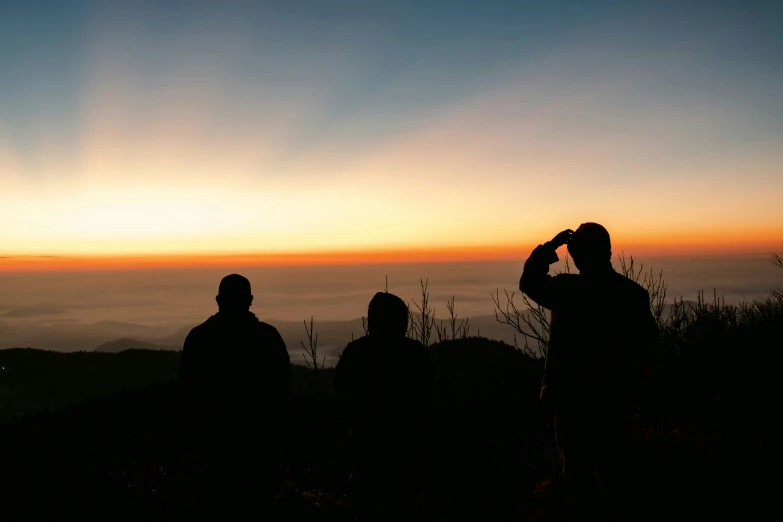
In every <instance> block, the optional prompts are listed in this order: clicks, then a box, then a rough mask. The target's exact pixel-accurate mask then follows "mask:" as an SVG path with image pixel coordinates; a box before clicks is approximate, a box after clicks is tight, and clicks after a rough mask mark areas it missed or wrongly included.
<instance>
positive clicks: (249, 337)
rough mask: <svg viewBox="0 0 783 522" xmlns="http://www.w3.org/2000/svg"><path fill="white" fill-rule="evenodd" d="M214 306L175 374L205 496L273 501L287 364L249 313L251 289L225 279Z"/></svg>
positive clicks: (273, 338)
mask: <svg viewBox="0 0 783 522" xmlns="http://www.w3.org/2000/svg"><path fill="white" fill-rule="evenodd" d="M216 301H217V304H218V309H219V310H218V313H217V314H215V315H213V316H212V317H210V318H209V319H207V321H206V322H204V323H203V324H201V325H199V326H196V327H195V328H193V330H191V332H190V334H189V335H188V336H187V338H186V339H185V345H184V347H183V349H182V357H181V362H180V369H179V378H180V380H181V382H182V385H183V387H184V390H185V392H186V398H187V401H188V406H189V412H190V413H191V414H192V420H193V421H194V429H195V430H196V433H195V434H194V435H195V437H196V441H197V443H198V444H199V447H200V449H201V453H202V456H203V458H204V467H205V470H204V471H205V475H206V478H207V479H208V481H209V482H210V483H211V485H210V486H209V487H208V489H209V491H211V492H213V493H215V494H216V495H221V494H222V493H221V487H222V488H223V491H226V492H227V493H231V494H233V492H237V491H238V490H240V489H243V488H244V489H245V490H247V491H250V490H253V491H254V492H257V493H259V494H268V496H269V497H270V498H271V496H272V495H274V494H275V493H276V492H279V489H280V486H281V484H282V482H281V480H282V476H281V475H280V466H279V460H278V454H279V449H280V448H279V445H280V437H281V430H280V426H281V419H280V416H281V415H282V413H283V411H284V407H285V401H286V398H287V395H288V387H289V383H290V378H291V365H290V358H289V355H288V351H287V350H286V346H285V343H284V342H283V339H282V337H280V334H279V333H278V331H277V330H276V329H275V328H274V327H273V326H271V325H269V324H266V323H263V322H261V321H259V320H258V318H257V317H256V316H255V315H254V314H253V313H252V312H250V306H251V304H252V303H253V295H252V294H251V291H250V281H248V280H247V279H246V278H244V277H242V276H240V275H236V274H232V275H229V276H226V277H225V278H223V280H222V281H221V282H220V287H219V290H218V295H217V297H216ZM251 484H252V485H251Z"/></svg>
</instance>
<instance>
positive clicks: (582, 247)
mask: <svg viewBox="0 0 783 522" xmlns="http://www.w3.org/2000/svg"><path fill="white" fill-rule="evenodd" d="M568 253H569V254H571V257H572V258H573V260H574V264H575V265H576V268H577V269H579V271H580V272H591V271H594V270H597V269H603V268H605V267H606V266H607V265H609V266H611V262H612V242H611V240H610V239H609V232H608V231H607V230H606V229H605V228H604V227H602V226H601V225H599V224H598V223H582V224H581V225H579V228H577V229H576V231H575V232H574V234H573V235H572V236H571V239H570V240H569V241H568Z"/></svg>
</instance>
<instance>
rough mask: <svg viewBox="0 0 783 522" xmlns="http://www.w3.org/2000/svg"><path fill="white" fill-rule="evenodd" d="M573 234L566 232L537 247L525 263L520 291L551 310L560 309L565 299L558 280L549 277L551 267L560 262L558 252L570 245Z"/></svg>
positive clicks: (569, 231)
mask: <svg viewBox="0 0 783 522" xmlns="http://www.w3.org/2000/svg"><path fill="white" fill-rule="evenodd" d="M571 234H573V232H571V230H564V231H563V232H560V233H559V234H558V235H557V236H555V237H554V239H552V241H548V242H546V243H544V244H543V245H539V246H537V247H536V248H535V249H534V250H533V252H532V253H531V254H530V257H529V258H528V259H527V261H525V268H524V269H523V271H522V277H521V278H520V280H519V290H520V291H522V292H524V293H525V294H527V295H528V296H529V297H530V298H531V299H532V300H533V301H535V302H536V303H538V304H539V305H541V306H543V307H544V308H548V309H550V310H556V309H558V308H559V304H560V303H561V302H562V300H563V298H564V295H563V294H564V288H563V285H562V284H561V283H560V282H559V281H558V280H557V278H555V277H552V276H550V275H549V265H551V264H552V263H556V262H557V261H559V259H560V258H558V257H557V252H556V250H557V249H558V248H559V247H561V246H563V245H565V244H566V243H568V241H569V239H571Z"/></svg>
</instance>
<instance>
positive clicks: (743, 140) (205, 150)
mask: <svg viewBox="0 0 783 522" xmlns="http://www.w3.org/2000/svg"><path fill="white" fill-rule="evenodd" d="M1 5H2V8H1V9H2V16H0V71H1V75H0V169H1V170H0V190H2V192H3V193H4V194H6V195H7V197H6V198H5V199H6V201H5V202H4V204H3V205H2V209H0V219H2V220H5V221H9V222H11V223H13V226H11V227H5V228H6V230H5V231H0V252H3V253H47V252H55V253H68V252H70V253H128V252H146V253H153V252H159V251H161V249H162V251H168V250H171V251H174V252H191V251H192V252H195V251H203V250H205V249H206V250H211V249H212V250H215V251H220V252H240V251H241V252H248V251H253V252H256V251H258V252H265V251H300V250H302V249H307V248H312V249H316V250H330V249H337V250H339V249H357V248H359V249H361V248H370V249H372V248H393V247H394V248H396V247H412V248H423V247H425V246H460V245H462V246H465V245H478V246H481V245H495V244H509V243H517V242H526V241H531V242H532V241H535V240H536V238H537V237H538V236H539V235H540V234H544V233H545V232H546V231H548V230H550V229H552V230H554V231H556V230H557V229H558V228H559V227H563V226H571V225H572V224H574V223H575V224H576V225H578V223H579V222H581V221H586V220H599V219H600V220H603V221H604V222H606V223H608V224H609V225H611V226H613V227H614V229H616V230H618V232H619V236H620V237H621V238H626V239H627V240H628V241H632V239H633V236H634V235H635V234H639V235H640V237H641V239H640V241H641V242H642V243H655V242H658V243H661V242H672V241H673V242H678V241H679V242H681V243H688V242H692V241H693V240H694V238H696V239H697V240H698V241H702V242H704V243H715V242H720V241H726V238H727V237H728V238H733V239H731V240H732V241H733V240H735V239H736V240H737V241H739V240H740V239H742V238H746V239H748V238H751V239H752V240H753V241H756V243H757V244H758V245H761V243H759V241H762V238H767V239H764V241H766V243H764V245H767V244H769V243H770V241H772V240H771V239H770V238H769V236H770V234H771V233H773V232H771V231H773V230H775V229H778V230H779V229H780V226H781V225H783V211H781V210H778V209H776V208H775V207H776V206H779V205H775V204H774V202H775V201H776V195H777V194H780V193H781V192H780V191H781V189H783V182H782V181H781V179H783V175H781V174H783V172H781V171H783V162H782V161H781V159H782V156H781V152H780V151H781V150H783V149H781V145H783V103H781V99H780V94H779V93H780V92H783V31H780V27H781V22H783V4H781V3H780V2H772V1H766V2H763V1H743V2H706V1H701V2H685V1H680V2H641V1H623V2H620V1H617V2H609V1H607V2H601V1H594V2H585V1H572V2H495V1H482V2H459V1H453V0H452V1H449V2H445V1H444V2H440V1H417V2H414V1H410V2H408V1H395V2H381V1H373V2H340V1H336V2H323V1H312V2H300V1H295V0H288V1H280V2H231V1H221V2H175V1H158V2H143V1H134V2H111V1H103V2H37V1H25V2H3V3H2V4H1ZM341 199H342V201H341ZM778 199H779V198H778ZM209 202H213V203H214V205H213V206H214V207H215V210H212V211H210V212H207V213H204V212H202V211H201V209H203V208H204V207H205V205H207V204H209ZM41 208H47V209H51V212H50V213H43V215H42V212H41ZM140 215H141V216H142V217H141V218H140V217H139V216H140ZM20 216H21V217H22V218H23V219H21V223H20V222H19V217H20ZM15 219H16V222H15V221H14V220H15ZM161 224H163V226H162V225H161ZM727 231H728V232H727ZM546 233H548V232H546ZM773 239H775V240H776V241H778V242H779V241H780V238H773ZM748 240H750V239H748ZM773 242H774V241H773ZM167 249H168V250H167Z"/></svg>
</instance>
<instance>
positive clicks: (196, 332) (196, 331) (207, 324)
mask: <svg viewBox="0 0 783 522" xmlns="http://www.w3.org/2000/svg"><path fill="white" fill-rule="evenodd" d="M214 317H215V316H214V315H213V316H211V317H210V318H209V319H207V320H206V321H204V322H203V323H201V324H199V325H196V326H194V327H193V328H191V329H190V333H189V334H188V337H200V336H202V335H206V334H207V333H208V332H209V331H210V330H212V328H213V326H214V321H213V319H214Z"/></svg>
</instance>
